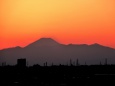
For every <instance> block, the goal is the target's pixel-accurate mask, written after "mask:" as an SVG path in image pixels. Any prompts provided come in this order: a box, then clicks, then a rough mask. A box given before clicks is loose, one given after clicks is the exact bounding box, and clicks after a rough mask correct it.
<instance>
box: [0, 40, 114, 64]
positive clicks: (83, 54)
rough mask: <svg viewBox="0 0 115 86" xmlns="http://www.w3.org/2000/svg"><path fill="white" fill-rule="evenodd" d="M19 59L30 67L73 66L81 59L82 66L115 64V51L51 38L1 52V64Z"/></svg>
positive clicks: (96, 45)
mask: <svg viewBox="0 0 115 86" xmlns="http://www.w3.org/2000/svg"><path fill="white" fill-rule="evenodd" d="M18 58H26V59H27V61H28V64H29V65H33V64H40V65H42V64H43V63H44V62H46V61H47V62H48V64H49V65H50V64H52V62H53V63H54V64H60V63H61V64H69V61H70V59H71V60H72V62H73V64H75V62H76V60H77V59H79V63H80V64H85V63H87V64H99V63H100V61H101V63H102V64H104V61H105V58H107V59H108V63H110V64H114V63H115V49H113V48H110V47H106V46H102V45H100V44H92V45H87V44H81V45H77V44H68V45H64V44H60V43H58V42H56V41H55V40H53V39H51V38H41V39H39V40H37V41H35V42H33V43H31V44H29V45H27V46H26V47H24V48H21V47H19V46H18V47H14V48H8V49H3V50H0V63H2V62H6V63H7V64H10V65H11V64H13V65H14V64H16V61H17V59H18Z"/></svg>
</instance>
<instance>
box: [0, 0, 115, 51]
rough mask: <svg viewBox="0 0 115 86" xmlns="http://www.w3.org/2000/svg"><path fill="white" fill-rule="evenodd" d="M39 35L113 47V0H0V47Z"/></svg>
mask: <svg viewBox="0 0 115 86" xmlns="http://www.w3.org/2000/svg"><path fill="white" fill-rule="evenodd" d="M42 37H48V38H49V37H51V38H53V39H55V40H57V41H58V42H60V43H63V44H69V43H73V44H93V43H99V44H102V45H105V46H110V47H113V48H115V0H0V49H3V48H8V47H15V46H21V47H24V46H26V45H28V44H29V43H32V42H34V41H36V40H38V39H39V38H42Z"/></svg>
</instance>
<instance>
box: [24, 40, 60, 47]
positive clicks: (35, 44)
mask: <svg viewBox="0 0 115 86" xmlns="http://www.w3.org/2000/svg"><path fill="white" fill-rule="evenodd" d="M57 45H60V44H59V43H58V42H56V41H55V40H53V39H52V38H41V39H39V40H37V41H35V42H33V43H31V44H29V45H28V46H26V47H33V48H35V47H48V46H49V47H52V46H57Z"/></svg>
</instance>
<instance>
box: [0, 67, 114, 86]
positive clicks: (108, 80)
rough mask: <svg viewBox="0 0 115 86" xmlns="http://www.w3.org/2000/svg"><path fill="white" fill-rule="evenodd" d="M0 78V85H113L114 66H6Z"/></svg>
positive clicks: (0, 71) (1, 69) (2, 69)
mask: <svg viewBox="0 0 115 86" xmlns="http://www.w3.org/2000/svg"><path fill="white" fill-rule="evenodd" d="M0 78H1V80H0V86H104V85H106V86H115V66H114V65H103V66H102V65H97V66H96V65H93V66H51V67H40V66H33V67H17V66H6V67H0Z"/></svg>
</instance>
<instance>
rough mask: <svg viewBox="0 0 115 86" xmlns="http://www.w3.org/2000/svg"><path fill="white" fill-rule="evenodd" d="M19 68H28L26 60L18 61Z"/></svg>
mask: <svg viewBox="0 0 115 86" xmlns="http://www.w3.org/2000/svg"><path fill="white" fill-rule="evenodd" d="M17 66H19V67H26V59H18V60H17Z"/></svg>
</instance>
